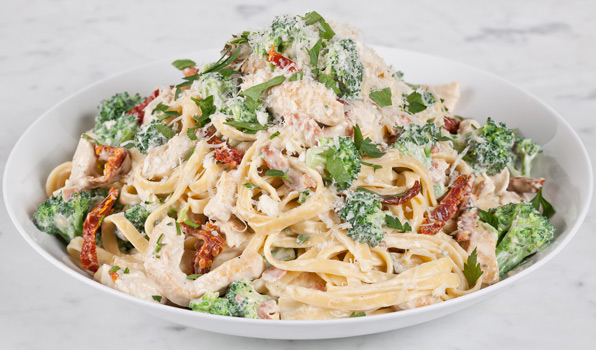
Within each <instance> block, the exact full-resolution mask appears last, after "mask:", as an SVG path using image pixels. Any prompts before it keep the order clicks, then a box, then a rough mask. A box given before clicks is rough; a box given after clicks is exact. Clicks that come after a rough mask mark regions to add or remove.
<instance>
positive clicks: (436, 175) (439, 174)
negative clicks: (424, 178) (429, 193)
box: [428, 159, 449, 184]
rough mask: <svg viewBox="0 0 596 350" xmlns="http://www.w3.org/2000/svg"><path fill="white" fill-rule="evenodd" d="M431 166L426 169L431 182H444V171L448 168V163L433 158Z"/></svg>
mask: <svg viewBox="0 0 596 350" xmlns="http://www.w3.org/2000/svg"><path fill="white" fill-rule="evenodd" d="M432 164H433V166H432V167H431V168H430V170H429V171H428V173H429V175H430V178H431V180H432V182H433V184H438V183H439V182H442V183H445V182H446V181H447V174H446V171H447V169H449V163H447V162H446V161H445V160H443V159H435V160H433V162H432Z"/></svg>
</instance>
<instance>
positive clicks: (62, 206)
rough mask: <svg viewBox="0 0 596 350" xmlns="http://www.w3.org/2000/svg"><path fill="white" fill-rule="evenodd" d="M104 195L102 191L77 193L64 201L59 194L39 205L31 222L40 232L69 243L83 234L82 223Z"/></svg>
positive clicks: (105, 193)
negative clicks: (57, 236)
mask: <svg viewBox="0 0 596 350" xmlns="http://www.w3.org/2000/svg"><path fill="white" fill-rule="evenodd" d="M106 195H107V191H106V190H103V189H97V190H93V191H91V192H86V191H79V192H76V193H74V194H73V195H71V196H70V198H69V199H68V201H65V200H64V199H63V197H62V192H60V193H59V194H58V195H57V196H53V197H50V198H48V199H47V200H45V201H44V202H43V203H41V204H40V205H39V207H38V208H37V211H36V212H35V214H33V222H34V223H35V226H37V228H39V229H40V230H41V231H43V232H46V233H49V234H51V235H59V236H60V237H62V238H64V240H65V241H66V242H70V241H71V240H72V239H73V238H74V237H76V236H81V235H82V234H83V221H85V217H86V215H87V213H88V212H89V211H90V210H91V209H93V207H94V206H95V205H97V203H99V202H100V201H101V200H102V199H103V198H104V197H105V196H106Z"/></svg>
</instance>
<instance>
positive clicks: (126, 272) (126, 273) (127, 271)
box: [124, 267, 130, 275]
mask: <svg viewBox="0 0 596 350" xmlns="http://www.w3.org/2000/svg"><path fill="white" fill-rule="evenodd" d="M129 273H130V270H129V269H128V267H127V268H125V269H124V274H125V275H128V274H129Z"/></svg>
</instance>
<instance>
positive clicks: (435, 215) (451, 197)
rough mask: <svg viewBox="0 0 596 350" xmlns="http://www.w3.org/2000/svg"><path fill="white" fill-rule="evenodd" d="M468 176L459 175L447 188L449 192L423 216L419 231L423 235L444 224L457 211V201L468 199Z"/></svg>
mask: <svg viewBox="0 0 596 350" xmlns="http://www.w3.org/2000/svg"><path fill="white" fill-rule="evenodd" d="M469 180H470V176H468V175H460V176H459V177H458V178H457V179H456V180H455V182H454V183H453V185H452V186H451V189H450V190H449V193H447V195H446V196H445V198H443V200H442V201H441V203H440V204H439V205H438V206H437V207H436V208H435V209H434V210H433V212H432V213H431V214H430V215H427V216H425V217H424V220H423V221H422V225H421V226H420V231H422V233H424V234H425V235H434V234H436V233H437V232H439V231H440V230H441V228H443V226H445V223H446V222H447V220H449V219H451V217H452V216H453V215H454V214H455V213H456V212H457V208H458V206H459V203H461V202H462V201H463V200H466V199H468V196H469V195H470V193H471V191H472V184H471V183H470V181H469Z"/></svg>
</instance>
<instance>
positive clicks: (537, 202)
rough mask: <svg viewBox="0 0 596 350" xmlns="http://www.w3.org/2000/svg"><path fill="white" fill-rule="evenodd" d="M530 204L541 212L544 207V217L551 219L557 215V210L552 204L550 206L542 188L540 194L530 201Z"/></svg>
mask: <svg viewBox="0 0 596 350" xmlns="http://www.w3.org/2000/svg"><path fill="white" fill-rule="evenodd" d="M530 203H531V204H532V206H533V207H534V208H535V209H536V210H540V207H542V215H543V216H545V217H546V218H548V219H550V218H551V217H552V216H553V215H555V213H556V211H555V208H553V206H552V204H550V203H549V202H548V201H547V200H546V199H545V198H544V197H543V196H542V187H540V189H539V190H538V193H536V196H535V197H534V198H533V199H532V200H531V201H530Z"/></svg>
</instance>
